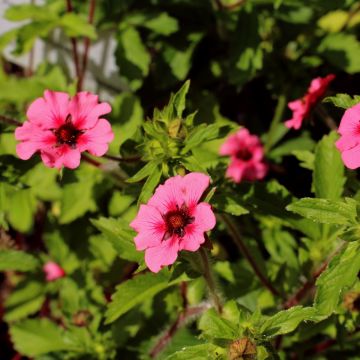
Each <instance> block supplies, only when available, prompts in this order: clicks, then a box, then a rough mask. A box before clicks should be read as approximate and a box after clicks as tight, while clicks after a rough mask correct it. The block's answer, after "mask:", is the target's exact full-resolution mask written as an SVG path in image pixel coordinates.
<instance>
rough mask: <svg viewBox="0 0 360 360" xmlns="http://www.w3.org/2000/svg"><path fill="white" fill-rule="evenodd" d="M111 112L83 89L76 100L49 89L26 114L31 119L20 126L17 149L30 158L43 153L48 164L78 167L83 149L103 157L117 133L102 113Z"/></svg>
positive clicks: (20, 153) (26, 157)
mask: <svg viewBox="0 0 360 360" xmlns="http://www.w3.org/2000/svg"><path fill="white" fill-rule="evenodd" d="M110 111H111V107H110V105H109V104H108V103H105V102H103V103H99V102H98V96H97V95H94V94H91V93H89V92H79V93H78V94H76V95H75V96H74V97H73V98H72V99H70V98H69V95H68V94H66V93H63V92H55V91H50V90H46V91H45V92H44V97H43V98H38V99H36V100H35V101H34V102H33V103H32V104H31V105H30V106H29V108H28V111H27V113H26V116H27V119H28V121H25V123H24V124H23V125H22V126H20V127H18V128H17V129H16V131H15V138H16V140H19V141H20V143H19V144H18V145H17V147H16V152H17V154H18V156H19V157H20V159H23V160H28V159H29V158H30V157H31V156H32V155H33V154H34V153H36V152H40V156H41V159H42V161H43V162H44V164H45V165H46V166H48V167H55V168H58V169H60V168H62V167H63V166H65V167H68V168H70V169H74V168H76V167H78V166H79V165H80V158H81V152H83V151H88V152H89V153H90V154H92V155H95V156H102V155H104V154H105V153H106V152H107V150H108V144H109V143H110V142H111V141H112V140H113V138H114V134H113V132H112V130H111V125H110V123H109V122H108V121H107V120H105V119H102V118H101V116H102V115H104V114H107V113H109V112H110Z"/></svg>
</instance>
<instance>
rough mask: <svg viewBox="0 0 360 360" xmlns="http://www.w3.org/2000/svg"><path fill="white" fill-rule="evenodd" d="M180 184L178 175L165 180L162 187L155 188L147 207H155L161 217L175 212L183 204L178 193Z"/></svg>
mask: <svg viewBox="0 0 360 360" xmlns="http://www.w3.org/2000/svg"><path fill="white" fill-rule="evenodd" d="M181 184H182V177H181V176H180V175H178V176H174V177H171V178H170V179H167V180H166V181H165V183H164V184H163V185H159V186H158V187H157V189H156V191H155V194H154V195H153V196H152V197H151V198H150V200H149V201H148V205H151V206H153V207H155V208H156V209H157V210H158V211H159V212H160V214H162V215H164V214H166V213H167V212H168V211H172V210H176V208H177V207H180V206H181V205H182V204H183V202H184V198H183V196H182V193H181V191H180V187H181Z"/></svg>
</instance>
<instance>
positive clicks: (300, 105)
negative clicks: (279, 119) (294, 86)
mask: <svg viewBox="0 0 360 360" xmlns="http://www.w3.org/2000/svg"><path fill="white" fill-rule="evenodd" d="M334 78H335V75H333V74H330V75H328V76H325V77H324V78H322V77H317V78H315V79H313V80H312V81H311V83H310V86H309V88H308V90H307V92H306V94H305V96H304V97H303V98H301V99H297V100H294V101H291V102H289V103H288V107H289V108H290V110H292V112H293V117H292V118H291V119H290V120H287V121H285V126H286V127H287V128H289V129H295V130H298V129H300V127H301V125H302V123H303V121H304V119H306V118H307V117H308V116H309V114H310V111H311V110H312V108H313V107H314V106H315V105H316V103H317V102H318V101H319V100H320V99H321V98H322V97H323V96H324V95H325V92H326V90H327V88H328V87H329V84H330V83H331V81H333V80H334Z"/></svg>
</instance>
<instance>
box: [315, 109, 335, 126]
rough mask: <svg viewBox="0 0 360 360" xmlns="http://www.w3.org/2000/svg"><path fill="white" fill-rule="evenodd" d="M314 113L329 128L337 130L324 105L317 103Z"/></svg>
mask: <svg viewBox="0 0 360 360" xmlns="http://www.w3.org/2000/svg"><path fill="white" fill-rule="evenodd" d="M316 113H317V114H318V115H319V116H320V118H321V120H322V121H323V122H324V124H325V125H326V126H327V127H328V128H329V129H330V130H337V128H338V126H337V124H336V122H335V120H334V119H333V118H332V117H331V116H330V115H329V113H328V112H327V111H326V109H325V108H324V106H322V105H321V104H319V105H318V106H317V108H316Z"/></svg>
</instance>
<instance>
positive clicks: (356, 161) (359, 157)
mask: <svg viewBox="0 0 360 360" xmlns="http://www.w3.org/2000/svg"><path fill="white" fill-rule="evenodd" d="M341 158H342V160H343V162H344V164H345V166H346V167H348V168H349V169H357V168H358V167H360V144H359V145H357V146H355V147H353V148H351V149H349V150H345V151H343V152H342V154H341Z"/></svg>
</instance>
